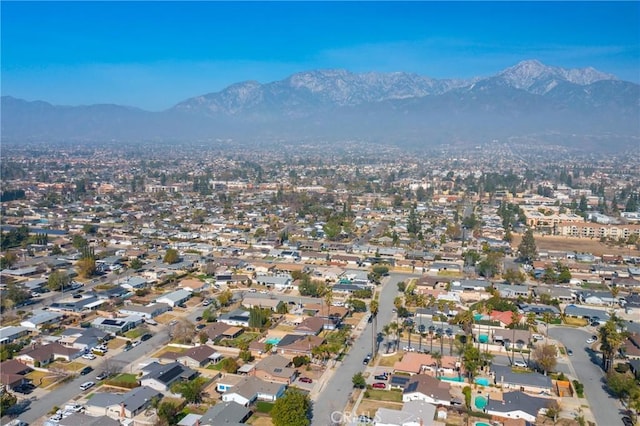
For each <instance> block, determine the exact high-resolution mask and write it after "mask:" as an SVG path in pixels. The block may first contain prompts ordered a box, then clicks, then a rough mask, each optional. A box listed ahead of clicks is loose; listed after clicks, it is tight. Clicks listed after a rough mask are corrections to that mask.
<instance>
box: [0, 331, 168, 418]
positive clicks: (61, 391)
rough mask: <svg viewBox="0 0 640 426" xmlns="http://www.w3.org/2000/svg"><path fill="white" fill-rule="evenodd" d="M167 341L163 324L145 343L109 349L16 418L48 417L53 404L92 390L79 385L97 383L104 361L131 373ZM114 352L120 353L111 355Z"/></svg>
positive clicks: (62, 404) (56, 404)
mask: <svg viewBox="0 0 640 426" xmlns="http://www.w3.org/2000/svg"><path fill="white" fill-rule="evenodd" d="M154 328H155V327H154ZM168 341H169V333H168V331H167V329H166V328H164V327H163V328H161V329H158V331H157V332H156V334H154V336H153V337H152V338H151V339H149V340H147V341H146V342H142V343H141V344H140V345H138V346H136V347H134V348H133V349H131V350H130V351H127V352H123V351H122V349H117V350H112V351H110V352H108V353H107V355H106V356H105V357H104V358H98V359H96V360H95V361H94V362H95V363H94V362H90V363H89V364H91V365H92V366H93V367H94V370H93V371H92V372H91V373H89V374H87V375H85V376H78V377H77V378H75V379H73V380H71V381H69V382H67V383H65V384H63V385H62V386H59V387H57V388H56V389H55V391H48V392H47V393H46V395H44V396H43V397H41V398H37V399H36V398H34V399H32V400H31V404H30V405H29V407H28V409H27V410H26V411H25V412H23V413H21V414H19V415H18V416H17V417H19V418H20V419H21V420H24V421H26V422H27V423H29V424H31V423H33V422H35V421H36V420H38V419H39V418H40V417H42V416H45V415H46V414H47V413H48V412H49V411H51V408H52V407H54V406H58V407H63V406H64V405H65V404H66V403H67V402H69V401H71V400H73V399H76V398H77V397H78V396H80V395H81V394H83V393H84V394H88V393H91V392H93V391H94V389H95V388H91V389H89V390H87V391H85V392H83V391H81V390H80V385H81V384H82V383H84V382H88V381H93V382H97V381H96V376H97V375H98V374H99V373H100V372H101V371H102V370H103V369H104V366H105V363H107V362H108V363H111V365H114V366H119V367H120V368H121V371H122V372H125V373H126V372H130V371H132V370H133V369H135V368H137V366H135V362H136V361H137V360H138V359H140V358H143V357H146V356H149V355H150V354H151V353H152V352H153V351H155V350H156V349H157V348H158V347H160V346H162V345H164V344H165V343H167V342H168ZM112 353H117V354H116V355H112ZM83 361H85V360H83ZM9 420H10V418H7V417H3V418H2V421H1V422H0V424H6V423H7V422H8V421H9Z"/></svg>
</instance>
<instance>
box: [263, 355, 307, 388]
mask: <svg viewBox="0 0 640 426" xmlns="http://www.w3.org/2000/svg"><path fill="white" fill-rule="evenodd" d="M290 364H291V361H290V360H289V359H288V358H285V357H283V356H282V355H277V354H276V355H269V356H267V357H266V358H263V359H262V360H260V362H258V363H257V364H256V365H255V368H254V369H253V375H254V376H255V377H258V378H260V379H262V380H267V381H270V382H278V383H285V384H287V385H290V384H291V383H293V382H294V381H295V379H296V374H297V372H296V369H295V368H291V367H289V365H290Z"/></svg>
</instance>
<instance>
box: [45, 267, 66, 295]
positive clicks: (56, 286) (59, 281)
mask: <svg viewBox="0 0 640 426" xmlns="http://www.w3.org/2000/svg"><path fill="white" fill-rule="evenodd" d="M69 283H71V277H70V276H69V275H68V274H66V273H65V272H63V271H53V272H52V273H51V274H50V275H49V278H47V287H49V290H52V291H60V290H63V289H64V287H66V286H68V285H69Z"/></svg>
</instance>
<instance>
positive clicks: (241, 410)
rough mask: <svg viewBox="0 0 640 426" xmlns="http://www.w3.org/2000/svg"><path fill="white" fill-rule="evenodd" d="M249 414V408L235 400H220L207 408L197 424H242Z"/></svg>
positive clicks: (214, 425)
mask: <svg viewBox="0 0 640 426" xmlns="http://www.w3.org/2000/svg"><path fill="white" fill-rule="evenodd" d="M251 414H252V412H251V410H249V409H248V408H247V407H245V406H244V405H241V404H238V403H237V402H234V401H229V402H221V403H218V404H216V405H214V406H213V407H211V408H209V409H208V410H207V411H206V412H205V413H204V414H203V415H202V417H201V418H200V420H199V421H198V423H197V424H199V425H200V426H218V425H232V424H242V423H245V422H246V421H247V420H248V419H249V417H251Z"/></svg>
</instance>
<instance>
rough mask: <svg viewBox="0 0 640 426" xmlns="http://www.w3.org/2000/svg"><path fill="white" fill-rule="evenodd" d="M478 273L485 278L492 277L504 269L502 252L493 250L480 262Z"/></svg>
mask: <svg viewBox="0 0 640 426" xmlns="http://www.w3.org/2000/svg"><path fill="white" fill-rule="evenodd" d="M477 269H478V274H480V275H481V276H483V277H485V278H492V277H494V276H495V275H497V274H499V273H500V270H501V269H502V253H500V252H497V251H492V252H489V253H488V254H487V256H486V257H485V258H484V259H483V260H481V261H480V263H479V264H478V268H477Z"/></svg>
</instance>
